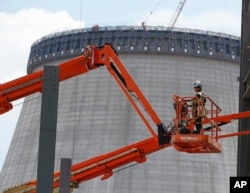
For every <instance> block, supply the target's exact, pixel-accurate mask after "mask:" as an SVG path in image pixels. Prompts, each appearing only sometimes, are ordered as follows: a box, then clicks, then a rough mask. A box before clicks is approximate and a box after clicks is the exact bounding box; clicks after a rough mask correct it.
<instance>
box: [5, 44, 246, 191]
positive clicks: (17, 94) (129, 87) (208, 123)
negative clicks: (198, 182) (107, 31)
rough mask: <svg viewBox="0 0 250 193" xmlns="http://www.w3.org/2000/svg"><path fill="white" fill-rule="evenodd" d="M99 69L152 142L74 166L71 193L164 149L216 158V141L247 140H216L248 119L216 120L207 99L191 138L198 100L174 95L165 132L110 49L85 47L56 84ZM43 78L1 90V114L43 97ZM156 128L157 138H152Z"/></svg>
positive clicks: (27, 187)
mask: <svg viewBox="0 0 250 193" xmlns="http://www.w3.org/2000/svg"><path fill="white" fill-rule="evenodd" d="M99 67H105V68H106V70H107V71H108V72H109V74H110V75H111V76H112V77H113V79H114V80H115V81H116V83H117V85H118V86H119V87H120V88H121V90H122V92H123V93H124V95H125V96H126V98H127V99H128V101H129V102H130V104H131V106H132V107H133V108H134V110H135V111H136V112H137V114H138V116H139V117H140V118H141V120H142V122H143V123H144V124H145V127H146V128H147V130H148V132H149V133H150V134H151V137H149V138H147V139H144V140H141V141H139V142H135V143H133V144H130V145H127V146H124V147H121V148H119V149H117V150H114V151H112V152H109V153H106V154H102V155H98V156H96V157H93V158H91V159H88V160H86V161H83V162H80V163H78V164H76V165H73V166H72V167H71V174H70V176H71V177H70V184H71V185H70V186H71V191H73V189H74V188H77V187H79V184H80V183H82V182H84V181H87V180H90V179H93V178H95V177H98V176H102V177H101V179H102V180H104V179H107V178H109V177H111V176H112V175H113V173H114V172H113V170H114V169H116V168H119V167H121V166H124V165H126V164H129V163H132V162H136V163H144V162H146V156H147V155H149V154H151V153H154V152H156V151H159V150H162V149H165V148H167V147H171V146H173V147H174V148H175V149H176V150H178V151H181V152H187V153H220V152H221V148H222V147H221V145H220V144H219V142H218V140H219V139H220V138H225V137H231V136H237V135H246V134H250V131H248V132H244V133H234V134H227V135H220V131H221V128H220V126H222V125H225V124H227V123H230V122H231V121H232V120H234V119H241V118H246V117H250V111H247V112H241V113H235V114H229V115H223V116H220V115H219V114H220V112H221V109H220V107H219V106H218V105H217V104H216V103H215V102H214V101H213V100H212V99H210V98H209V97H208V96H206V99H207V103H206V106H204V104H202V103H198V106H197V112H198V114H197V116H201V117H202V129H201V132H200V133H198V134H197V133H196V134H195V133H194V126H195V124H194V121H195V119H196V118H197V117H195V116H193V114H192V102H193V100H195V99H197V98H195V97H192V96H185V97H180V96H178V95H173V101H174V108H175V110H176V115H175V117H174V118H173V121H172V124H171V125H170V126H168V127H166V126H165V125H164V123H163V122H162V121H161V119H160V117H159V116H158V115H157V113H156V112H155V110H154V109H153V107H152V106H151V104H150V103H149V101H148V100H147V98H146V97H145V96H144V94H143V92H142V91H141V89H140V88H139V86H138V85H137V84H136V82H135V81H134V80H133V78H132V76H131V75H130V73H129V72H128V70H127V69H126V68H125V66H124V65H123V63H122V61H121V60H120V59H119V57H118V55H117V53H116V51H115V50H114V49H113V47H112V46H111V45H109V44H105V45H103V46H102V47H95V46H93V45H89V46H87V47H85V49H84V51H83V53H82V55H81V56H79V57H76V58H74V59H71V60H69V61H67V62H64V63H62V64H59V65H58V68H59V71H60V74H59V79H60V81H64V80H66V79H69V78H72V77H74V76H77V75H80V74H85V73H87V72H90V71H92V70H95V69H97V68H99ZM43 73H44V71H43V70H40V71H37V72H34V73H31V74H29V75H26V76H23V77H20V78H18V79H15V80H12V81H10V82H7V83H4V84H0V114H3V113H6V112H8V111H9V110H11V109H12V108H13V105H12V104H11V102H13V101H15V100H17V99H20V98H22V97H25V96H28V95H30V94H33V93H36V92H42V82H43ZM138 101H139V104H138ZM155 127H156V128H157V130H158V133H157V132H155ZM36 185H37V180H31V181H29V182H26V183H22V184H19V185H16V186H13V187H10V188H8V189H6V190H4V193H17V192H22V193H35V192H36ZM59 185H60V171H56V172H55V173H54V176H53V192H58V188H59Z"/></svg>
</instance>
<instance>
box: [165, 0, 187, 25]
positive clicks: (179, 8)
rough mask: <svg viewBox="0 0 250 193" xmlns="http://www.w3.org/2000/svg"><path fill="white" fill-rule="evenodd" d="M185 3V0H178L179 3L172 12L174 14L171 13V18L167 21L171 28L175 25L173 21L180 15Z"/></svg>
mask: <svg viewBox="0 0 250 193" xmlns="http://www.w3.org/2000/svg"><path fill="white" fill-rule="evenodd" d="M185 3H186V0H180V2H179V4H178V6H177V8H176V10H175V12H174V15H173V17H172V19H171V20H170V23H169V27H170V28H173V27H174V26H175V23H176V21H177V19H178V17H179V15H180V13H181V11H182V9H183V7H184V5H185Z"/></svg>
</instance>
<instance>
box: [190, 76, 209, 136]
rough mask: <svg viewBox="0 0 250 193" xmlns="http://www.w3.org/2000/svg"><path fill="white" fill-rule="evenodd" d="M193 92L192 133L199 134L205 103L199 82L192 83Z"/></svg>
mask: <svg viewBox="0 0 250 193" xmlns="http://www.w3.org/2000/svg"><path fill="white" fill-rule="evenodd" d="M194 91H195V93H196V94H195V99H194V100H193V104H192V116H193V118H194V122H195V129H196V130H195V131H194V132H193V133H194V134H199V133H200V131H201V128H202V118H203V116H205V115H204V113H205V103H206V97H205V94H204V93H203V92H202V84H201V81H199V80H196V81H194Z"/></svg>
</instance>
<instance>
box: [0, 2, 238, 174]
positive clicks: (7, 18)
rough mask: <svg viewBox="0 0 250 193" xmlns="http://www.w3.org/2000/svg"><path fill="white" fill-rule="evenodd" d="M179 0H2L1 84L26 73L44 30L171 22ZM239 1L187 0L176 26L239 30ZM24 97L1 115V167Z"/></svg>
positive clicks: (0, 33)
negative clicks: (36, 42) (34, 47)
mask: <svg viewBox="0 0 250 193" xmlns="http://www.w3.org/2000/svg"><path fill="white" fill-rule="evenodd" d="M179 2H180V0H160V1H156V0H119V1H117V0H116V1H115V0H105V1H93V3H91V1H84V0H60V1H59V0H52V1H51V0H11V1H10V0H0V84H3V83H5V82H8V81H11V80H13V79H16V78H18V77H20V76H24V75H26V66H27V61H28V57H29V53H30V48H31V45H32V43H33V42H35V41H36V40H38V39H40V38H42V37H43V36H45V35H48V34H51V33H55V32H59V31H65V30H71V29H77V28H85V27H92V26H94V25H96V24H98V25H99V26H117V25H128V26H130V25H141V23H142V22H145V23H146V25H149V26H166V27H168V26H169V25H170V22H171V20H172V17H173V16H174V13H175V12H176V9H177V7H178V5H179ZM241 6H242V1H241V0H210V1H206V0H187V1H186V3H185V5H184V7H183V9H182V11H181V13H180V15H179V17H178V20H177V22H176V24H175V27H179V28H191V29H200V30H207V31H214V32H222V33H227V34H231V35H235V36H240V34H241ZM22 102H23V99H20V100H18V101H15V102H14V103H13V106H14V108H13V109H12V110H11V111H9V112H7V113H5V114H2V115H0V144H1V145H0V170H1V168H2V167H3V163H4V160H5V157H6V155H7V152H8V148H9V145H10V143H11V139H12V136H13V134H14V130H15V126H16V123H17V120H18V117H19V114H20V111H21V107H22Z"/></svg>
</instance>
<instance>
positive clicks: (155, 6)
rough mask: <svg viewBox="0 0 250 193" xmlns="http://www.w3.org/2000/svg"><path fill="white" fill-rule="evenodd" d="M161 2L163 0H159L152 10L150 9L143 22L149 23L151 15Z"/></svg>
mask: <svg viewBox="0 0 250 193" xmlns="http://www.w3.org/2000/svg"><path fill="white" fill-rule="evenodd" d="M160 4H161V1H158V2H157V4H156V5H155V6H154V8H153V9H152V11H150V14H149V15H148V16H147V17H146V19H145V21H143V23H147V20H148V18H149V17H150V15H152V14H153V13H154V12H155V10H156V9H157V7H158V6H159V5H160Z"/></svg>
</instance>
